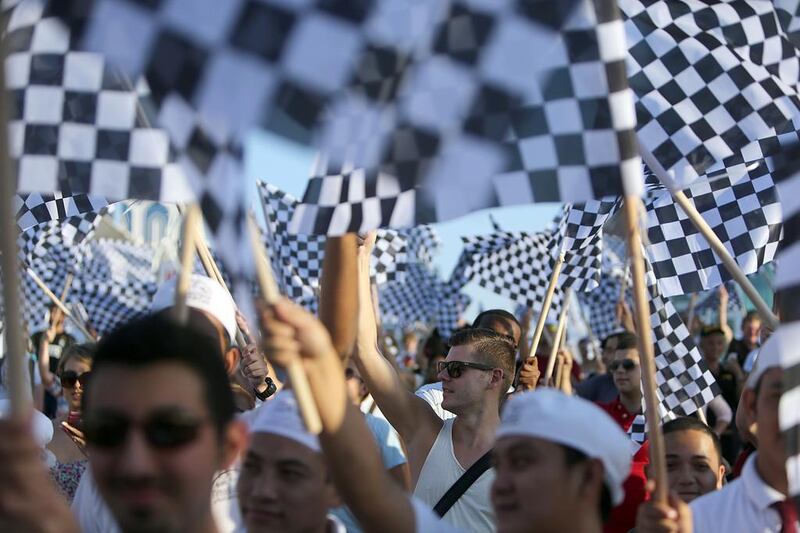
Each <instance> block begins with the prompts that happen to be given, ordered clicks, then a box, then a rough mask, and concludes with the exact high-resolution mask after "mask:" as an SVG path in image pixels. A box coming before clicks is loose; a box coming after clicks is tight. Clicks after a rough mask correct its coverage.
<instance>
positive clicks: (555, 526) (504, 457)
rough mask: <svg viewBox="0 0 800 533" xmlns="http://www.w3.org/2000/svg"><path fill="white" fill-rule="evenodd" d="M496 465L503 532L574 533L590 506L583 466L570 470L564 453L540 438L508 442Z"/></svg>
mask: <svg viewBox="0 0 800 533" xmlns="http://www.w3.org/2000/svg"><path fill="white" fill-rule="evenodd" d="M492 462H493V466H494V470H495V479H494V483H493V484H492V492H491V499H492V507H493V508H494V512H495V515H496V517H497V530H498V532H502V533H511V532H513V533H517V532H527V531H530V530H531V525H532V524H536V527H537V531H571V529H570V524H573V525H574V522H573V521H572V518H571V516H572V515H574V513H575V512H576V510H581V509H582V507H583V506H584V503H583V502H582V501H581V498H580V493H581V490H582V487H583V486H584V482H585V479H584V476H583V475H581V472H580V470H581V468H582V467H581V466H580V465H573V466H567V464H566V461H565V458H564V450H563V448H561V447H560V446H559V445H557V444H554V443H552V442H549V441H546V440H544V439H539V438H533V437H510V436H509V437H502V438H500V439H498V441H497V442H496V443H495V446H494V451H493V452H492ZM598 506H599V504H598ZM587 511H588V510H582V511H581V512H587Z"/></svg>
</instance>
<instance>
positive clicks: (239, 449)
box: [219, 420, 249, 470]
mask: <svg viewBox="0 0 800 533" xmlns="http://www.w3.org/2000/svg"><path fill="white" fill-rule="evenodd" d="M248 445H249V432H248V431H247V425H246V424H245V423H244V422H242V421H241V420H233V421H232V422H230V423H229V424H228V426H227V427H226V428H225V432H224V433H223V434H222V450H221V452H222V454H221V457H220V468H219V470H225V469H227V468H230V467H231V466H232V465H233V464H234V463H235V462H236V460H237V459H238V458H239V457H241V456H243V455H244V453H245V452H246V451H247V447H248Z"/></svg>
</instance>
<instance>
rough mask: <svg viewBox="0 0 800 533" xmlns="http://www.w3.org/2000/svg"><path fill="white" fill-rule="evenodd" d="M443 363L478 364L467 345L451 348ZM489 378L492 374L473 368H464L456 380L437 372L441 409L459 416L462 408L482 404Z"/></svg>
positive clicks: (444, 372) (446, 374)
mask: <svg viewBox="0 0 800 533" xmlns="http://www.w3.org/2000/svg"><path fill="white" fill-rule="evenodd" d="M445 361H467V362H472V363H480V361H476V360H475V356H474V354H473V353H472V348H471V347H470V346H469V345H462V346H453V347H452V348H450V351H449V352H448V354H447V358H445ZM491 377H492V372H490V371H484V370H478V369H475V368H465V369H464V371H463V373H462V374H461V376H459V377H457V378H451V377H450V375H449V374H448V373H447V371H446V370H444V371H442V372H439V374H438V375H437V378H438V379H439V381H441V382H442V392H443V394H444V399H443V400H442V407H444V408H445V409H447V410H448V411H452V412H453V413H456V414H459V411H460V410H462V409H463V408H464V407H469V406H472V405H475V404H476V403H481V402H483V400H484V398H485V394H486V390H487V387H488V386H489V382H490V380H491Z"/></svg>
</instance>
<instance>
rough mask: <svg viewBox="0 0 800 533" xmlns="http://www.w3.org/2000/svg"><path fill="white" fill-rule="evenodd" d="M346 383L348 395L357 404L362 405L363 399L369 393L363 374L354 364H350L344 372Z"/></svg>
mask: <svg viewBox="0 0 800 533" xmlns="http://www.w3.org/2000/svg"><path fill="white" fill-rule="evenodd" d="M344 377H345V383H346V384H347V395H348V396H349V397H350V401H351V402H353V403H354V404H355V405H361V400H362V399H363V398H364V397H365V396H366V395H367V394H368V393H369V391H368V390H367V386H366V385H365V384H364V380H363V379H361V374H359V373H358V369H357V368H355V367H354V366H349V367H347V368H346V369H345V372H344Z"/></svg>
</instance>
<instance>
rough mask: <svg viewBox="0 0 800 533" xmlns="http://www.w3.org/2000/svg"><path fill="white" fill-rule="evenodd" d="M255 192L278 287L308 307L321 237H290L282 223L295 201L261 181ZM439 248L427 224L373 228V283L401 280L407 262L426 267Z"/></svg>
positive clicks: (316, 274)
mask: <svg viewBox="0 0 800 533" xmlns="http://www.w3.org/2000/svg"><path fill="white" fill-rule="evenodd" d="M258 188H259V195H260V197H261V201H262V205H263V206H264V207H265V215H266V218H267V221H266V222H267V231H266V232H264V233H263V235H262V236H263V240H264V243H265V246H266V247H267V249H268V252H269V255H270V258H271V260H272V264H273V269H274V270H275V272H276V276H277V278H278V283H279V285H280V287H281V289H282V291H283V292H284V294H286V295H287V296H289V297H290V298H292V299H295V300H300V301H306V302H307V303H310V301H312V300H315V299H316V297H317V293H318V291H319V280H320V276H321V271H322V262H323V259H324V256H325V239H326V237H325V236H321V235H292V234H289V233H288V231H287V225H288V223H289V221H290V220H291V217H292V214H293V213H294V210H295V208H296V206H297V204H298V201H297V200H296V199H295V198H293V197H292V196H290V195H288V194H286V193H284V192H283V191H280V190H279V189H277V188H276V187H274V186H272V185H269V184H267V183H264V182H259V183H258ZM439 244H440V243H439V240H438V237H437V235H436V233H435V231H434V230H433V228H431V227H429V226H420V227H416V228H410V229H407V230H402V231H396V230H378V234H377V238H376V240H375V248H374V249H373V252H372V257H371V258H370V270H371V277H372V279H373V281H374V282H375V283H376V284H378V285H383V284H386V283H390V282H393V281H402V280H403V277H404V275H405V271H406V268H407V264H409V263H412V262H418V263H421V264H426V265H429V264H430V262H431V260H432V256H433V254H434V253H435V252H436V251H437V249H438V247H439Z"/></svg>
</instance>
